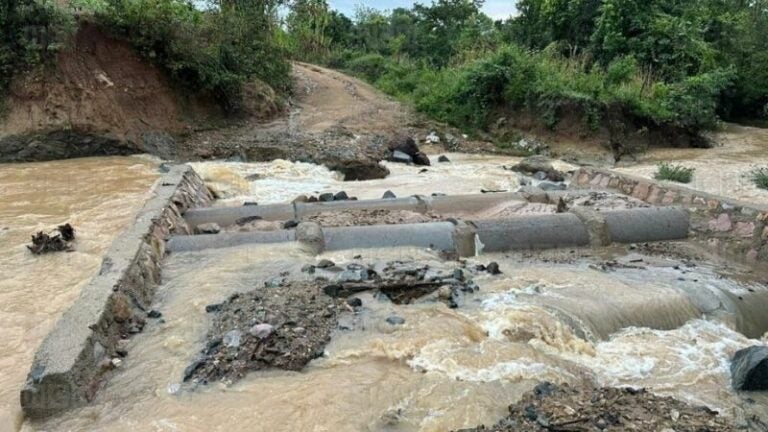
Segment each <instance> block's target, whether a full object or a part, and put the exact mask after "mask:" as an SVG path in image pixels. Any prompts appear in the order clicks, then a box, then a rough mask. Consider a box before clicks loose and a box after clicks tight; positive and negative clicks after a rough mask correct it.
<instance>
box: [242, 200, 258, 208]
mask: <svg viewBox="0 0 768 432" xmlns="http://www.w3.org/2000/svg"><path fill="white" fill-rule="evenodd" d="M257 205H259V203H257V202H256V201H246V202H244V203H243V206H244V207H252V206H257Z"/></svg>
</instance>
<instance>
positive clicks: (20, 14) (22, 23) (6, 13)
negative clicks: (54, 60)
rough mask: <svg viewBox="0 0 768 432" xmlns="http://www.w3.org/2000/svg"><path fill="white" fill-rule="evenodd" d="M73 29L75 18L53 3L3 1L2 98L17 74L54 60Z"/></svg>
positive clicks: (0, 24) (0, 13)
mask: <svg viewBox="0 0 768 432" xmlns="http://www.w3.org/2000/svg"><path fill="white" fill-rule="evenodd" d="M72 29H74V20H73V19H72V17H71V16H70V15H68V14H66V13H61V11H60V10H59V9H57V8H56V7H55V6H54V4H53V3H52V2H50V1H37V0H0V96H1V95H2V94H3V93H4V92H5V91H6V89H7V88H8V86H9V85H10V83H11V79H12V78H13V76H14V74H15V73H16V71H19V70H27V69H29V68H31V67H34V66H37V65H40V64H42V63H44V62H45V61H46V60H48V59H50V58H51V55H52V54H53V53H55V52H56V51H58V50H59V49H61V47H62V41H63V39H64V38H65V36H66V35H67V34H69V33H70V32H71V31H72ZM2 99H3V98H2V97H0V111H1V108H2Z"/></svg>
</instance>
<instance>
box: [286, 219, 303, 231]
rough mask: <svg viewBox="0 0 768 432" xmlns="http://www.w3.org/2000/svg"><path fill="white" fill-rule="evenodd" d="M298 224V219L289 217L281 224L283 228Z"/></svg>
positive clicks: (293, 226) (294, 226)
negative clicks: (289, 218)
mask: <svg viewBox="0 0 768 432" xmlns="http://www.w3.org/2000/svg"><path fill="white" fill-rule="evenodd" d="M297 226H299V221H297V220H295V219H291V220H289V221H286V222H285V223H284V224H283V229H294V228H296V227H297Z"/></svg>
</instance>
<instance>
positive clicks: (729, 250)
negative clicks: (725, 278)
mask: <svg viewBox="0 0 768 432" xmlns="http://www.w3.org/2000/svg"><path fill="white" fill-rule="evenodd" d="M574 185H575V186H577V187H581V188H589V189H604V190H611V191H618V192H621V193H623V194H625V195H629V196H632V197H634V198H637V199H639V200H642V201H645V202H647V203H649V204H653V205H659V206H666V205H676V206H683V207H685V208H687V209H688V210H689V211H690V214H691V231H692V234H693V237H694V239H696V240H699V241H700V242H702V243H705V244H706V245H707V246H708V248H709V249H710V250H712V251H713V252H716V253H719V254H724V255H726V256H729V257H735V258H738V259H740V260H744V261H747V262H768V206H761V205H756V204H750V203H745V202H742V201H738V200H733V199H730V198H727V197H722V196H717V195H713V194H710V193H706V192H701V191H697V190H694V189H690V188H687V187H684V186H678V185H672V184H667V183H662V182H658V181H654V180H649V179H647V178H643V177H637V176H632V175H629V174H624V173H617V172H614V171H610V170H606V169H598V168H591V167H582V168H580V169H579V170H578V171H576V173H575V175H574Z"/></svg>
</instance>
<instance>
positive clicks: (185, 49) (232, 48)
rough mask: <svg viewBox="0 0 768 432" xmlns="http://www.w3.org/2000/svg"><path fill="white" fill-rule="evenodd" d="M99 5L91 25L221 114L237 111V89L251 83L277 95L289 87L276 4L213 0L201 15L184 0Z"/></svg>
mask: <svg viewBox="0 0 768 432" xmlns="http://www.w3.org/2000/svg"><path fill="white" fill-rule="evenodd" d="M91 1H93V0H91ZM105 1H106V6H105V7H103V8H99V9H97V11H96V15H95V18H96V21H97V23H99V24H101V25H102V26H103V27H104V28H106V29H109V30H110V31H111V32H113V33H114V34H115V35H117V36H119V37H122V38H125V39H127V40H128V41H130V42H131V43H132V44H133V45H134V46H135V47H136V48H137V49H138V51H139V52H140V53H141V54H142V55H144V56H145V57H146V58H148V59H150V60H152V61H153V62H155V63H156V64H158V65H160V66H161V67H163V68H164V69H165V70H166V71H168V73H169V74H170V75H171V77H172V78H173V79H174V81H175V82H177V83H179V84H181V85H182V86H183V87H185V88H187V89H189V90H192V91H195V92H204V93H208V94H210V95H212V96H214V97H215V98H216V100H217V101H219V102H220V104H221V105H222V106H223V107H224V108H225V109H226V110H227V111H230V112H236V111H238V110H239V109H240V108H241V106H242V102H243V101H242V87H243V84H245V83H246V82H248V81H249V80H251V79H253V78H258V79H260V80H262V81H264V82H266V83H267V84H269V85H270V86H272V87H273V88H275V89H276V90H278V91H288V90H289V88H290V78H289V72H290V65H289V63H288V62H287V61H286V52H285V50H284V48H283V47H282V45H281V43H280V39H279V27H278V20H277V7H278V4H279V2H278V1H262V0H217V1H211V2H210V3H209V5H208V7H209V8H208V9H206V10H201V9H199V8H197V7H195V4H193V2H191V1H188V0H105Z"/></svg>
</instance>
